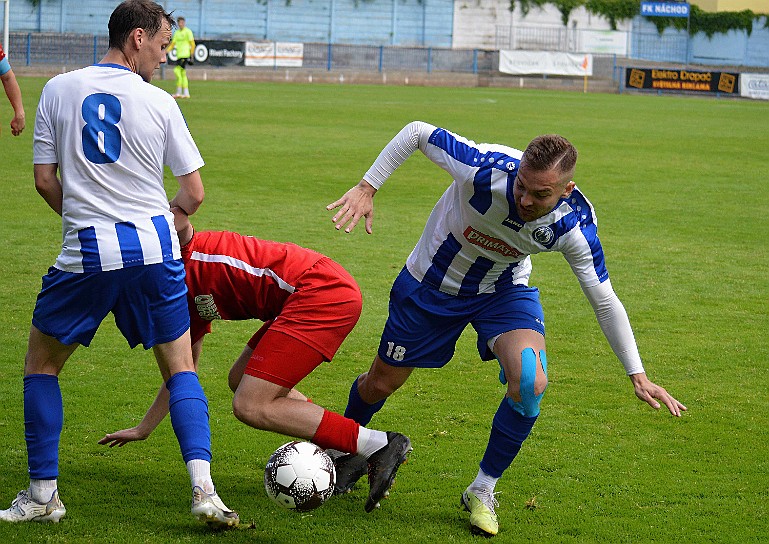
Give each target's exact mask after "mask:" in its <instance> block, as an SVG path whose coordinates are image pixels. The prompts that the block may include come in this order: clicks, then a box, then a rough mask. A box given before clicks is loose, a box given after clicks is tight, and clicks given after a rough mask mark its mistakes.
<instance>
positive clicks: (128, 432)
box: [99, 427, 147, 448]
mask: <svg viewBox="0 0 769 544" xmlns="http://www.w3.org/2000/svg"><path fill="white" fill-rule="evenodd" d="M146 438H147V434H145V433H143V432H141V431H140V430H139V428H138V427H131V428H130V429H123V430H122V431H117V432H114V433H110V434H108V435H105V436H104V438H102V439H101V440H99V444H102V445H105V446H109V447H110V448H114V447H115V446H118V447H121V448H122V447H123V446H125V445H126V444H128V443H129V442H135V441H137V440H145V439H146Z"/></svg>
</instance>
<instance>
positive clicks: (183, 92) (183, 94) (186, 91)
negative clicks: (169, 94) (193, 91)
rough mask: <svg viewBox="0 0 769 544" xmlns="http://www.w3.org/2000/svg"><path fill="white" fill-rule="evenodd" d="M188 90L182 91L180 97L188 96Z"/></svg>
mask: <svg viewBox="0 0 769 544" xmlns="http://www.w3.org/2000/svg"><path fill="white" fill-rule="evenodd" d="M189 95H190V90H189V89H182V96H189Z"/></svg>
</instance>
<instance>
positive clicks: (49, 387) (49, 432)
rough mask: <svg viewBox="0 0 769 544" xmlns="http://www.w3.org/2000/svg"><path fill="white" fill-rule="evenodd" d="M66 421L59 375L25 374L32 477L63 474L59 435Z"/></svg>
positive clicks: (27, 438)
mask: <svg viewBox="0 0 769 544" xmlns="http://www.w3.org/2000/svg"><path fill="white" fill-rule="evenodd" d="M63 425H64V405H63V404H62V400H61V389H59V378H58V377H56V376H51V375H50V374H30V375H29V376H24V439H25V440H26V442H27V463H28V465H29V477H30V478H31V479H33V480H53V479H55V478H58V477H59V437H60V436H61V429H62V427H63Z"/></svg>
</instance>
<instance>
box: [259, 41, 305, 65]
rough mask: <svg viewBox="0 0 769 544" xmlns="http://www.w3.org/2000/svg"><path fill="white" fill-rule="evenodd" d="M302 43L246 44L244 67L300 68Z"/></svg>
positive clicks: (302, 51) (302, 55)
mask: <svg viewBox="0 0 769 544" xmlns="http://www.w3.org/2000/svg"><path fill="white" fill-rule="evenodd" d="M303 58H304V44H303V43H289V42H277V43H275V42H246V60H245V64H246V66H270V67H276V66H291V67H301V66H302V60H303Z"/></svg>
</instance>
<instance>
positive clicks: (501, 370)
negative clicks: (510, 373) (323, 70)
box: [497, 357, 507, 385]
mask: <svg viewBox="0 0 769 544" xmlns="http://www.w3.org/2000/svg"><path fill="white" fill-rule="evenodd" d="M497 362H498V363H499V382H500V383H501V384H502V385H507V376H505V367H503V366H502V361H500V360H499V357H497Z"/></svg>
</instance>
